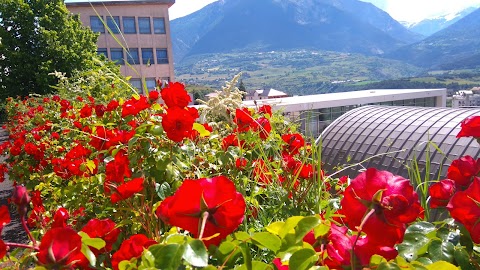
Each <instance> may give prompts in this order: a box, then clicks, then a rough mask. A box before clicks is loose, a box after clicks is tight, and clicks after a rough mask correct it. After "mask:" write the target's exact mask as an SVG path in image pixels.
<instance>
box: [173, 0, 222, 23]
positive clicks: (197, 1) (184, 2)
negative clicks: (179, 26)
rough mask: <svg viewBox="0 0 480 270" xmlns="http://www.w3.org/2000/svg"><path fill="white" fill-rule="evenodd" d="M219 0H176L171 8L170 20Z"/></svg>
mask: <svg viewBox="0 0 480 270" xmlns="http://www.w3.org/2000/svg"><path fill="white" fill-rule="evenodd" d="M216 1H217V0H175V4H173V6H172V7H171V8H169V10H168V12H169V16H170V20H173V19H176V18H180V17H183V16H186V15H188V14H190V13H192V12H195V11H197V10H199V9H201V8H203V7H204V6H206V5H208V4H210V3H213V2H216Z"/></svg>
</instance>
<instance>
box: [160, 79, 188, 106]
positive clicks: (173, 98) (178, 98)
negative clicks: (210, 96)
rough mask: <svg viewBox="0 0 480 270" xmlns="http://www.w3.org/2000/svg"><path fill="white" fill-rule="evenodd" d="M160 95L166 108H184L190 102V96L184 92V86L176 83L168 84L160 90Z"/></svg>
mask: <svg viewBox="0 0 480 270" xmlns="http://www.w3.org/2000/svg"><path fill="white" fill-rule="evenodd" d="M161 95H162V99H163V101H164V102H165V105H167V106H168V108H173V107H179V108H185V107H187V106H188V103H190V102H191V101H192V98H191V97H190V95H188V93H187V91H185V86H184V85H183V84H181V83H178V82H175V83H169V84H168V86H167V87H165V88H163V89H162V90H161Z"/></svg>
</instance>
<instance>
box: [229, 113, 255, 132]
mask: <svg viewBox="0 0 480 270" xmlns="http://www.w3.org/2000/svg"><path fill="white" fill-rule="evenodd" d="M233 121H234V122H235V123H236V124H237V126H238V129H237V130H238V131H239V132H246V131H248V130H250V129H251V128H252V127H253V124H254V120H253V118H252V115H251V114H250V111H249V110H248V108H243V109H236V110H235V118H234V119H233Z"/></svg>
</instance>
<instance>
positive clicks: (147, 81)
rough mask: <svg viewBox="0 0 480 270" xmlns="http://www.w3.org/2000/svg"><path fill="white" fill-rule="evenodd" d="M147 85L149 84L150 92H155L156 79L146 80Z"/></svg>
mask: <svg viewBox="0 0 480 270" xmlns="http://www.w3.org/2000/svg"><path fill="white" fill-rule="evenodd" d="M145 83H146V84H147V89H148V91H151V90H155V87H157V82H156V81H155V78H146V79H145Z"/></svg>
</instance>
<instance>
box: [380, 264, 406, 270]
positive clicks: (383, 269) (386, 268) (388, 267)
mask: <svg viewBox="0 0 480 270" xmlns="http://www.w3.org/2000/svg"><path fill="white" fill-rule="evenodd" d="M376 269H377V270H402V269H401V268H400V267H399V266H398V265H397V264H396V263H392V262H383V263H381V264H380V265H378V267H377V268H376Z"/></svg>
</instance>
